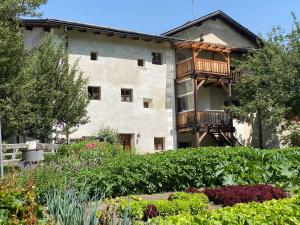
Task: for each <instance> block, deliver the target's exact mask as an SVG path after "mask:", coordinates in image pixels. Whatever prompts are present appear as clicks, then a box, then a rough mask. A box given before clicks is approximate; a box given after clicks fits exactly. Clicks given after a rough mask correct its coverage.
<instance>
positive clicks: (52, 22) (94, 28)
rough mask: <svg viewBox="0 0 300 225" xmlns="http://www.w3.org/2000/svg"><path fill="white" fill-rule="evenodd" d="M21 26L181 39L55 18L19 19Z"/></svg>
mask: <svg viewBox="0 0 300 225" xmlns="http://www.w3.org/2000/svg"><path fill="white" fill-rule="evenodd" d="M21 24H22V26H28V27H56V28H59V27H66V28H67V29H77V30H80V31H91V32H95V33H105V34H108V35H111V36H114V35H116V36H120V37H122V38H127V37H128V38H133V39H143V40H146V41H147V40H148V41H149V40H154V41H156V42H163V41H168V42H176V41H181V40H182V39H178V38H174V37H168V36H164V35H152V34H145V33H140V32H135V31H128V30H122V29H116V28H111V27H104V26H98V25H91V24H85V23H78V22H72V21H65V20H56V19H23V20H22V21H21Z"/></svg>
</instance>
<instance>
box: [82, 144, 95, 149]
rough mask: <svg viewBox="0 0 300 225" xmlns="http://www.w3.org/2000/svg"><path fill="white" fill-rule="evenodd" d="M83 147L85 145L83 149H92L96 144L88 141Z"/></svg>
mask: <svg viewBox="0 0 300 225" xmlns="http://www.w3.org/2000/svg"><path fill="white" fill-rule="evenodd" d="M84 147H85V149H94V148H96V147H97V145H96V144H95V143H89V144H86V145H85V146H84Z"/></svg>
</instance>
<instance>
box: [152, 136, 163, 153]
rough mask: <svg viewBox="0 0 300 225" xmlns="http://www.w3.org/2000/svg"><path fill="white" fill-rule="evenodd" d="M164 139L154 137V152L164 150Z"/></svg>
mask: <svg viewBox="0 0 300 225" xmlns="http://www.w3.org/2000/svg"><path fill="white" fill-rule="evenodd" d="M164 142H165V138H161V137H156V138H154V149H155V150H164V149H165V146H164V145H165V143H164Z"/></svg>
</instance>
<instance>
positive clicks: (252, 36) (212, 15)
mask: <svg viewBox="0 0 300 225" xmlns="http://www.w3.org/2000/svg"><path fill="white" fill-rule="evenodd" d="M213 18H220V19H222V20H223V21H224V22H225V23H227V24H228V25H229V26H231V27H232V28H233V29H235V30H236V31H238V32H239V33H241V34H242V35H244V36H245V37H246V38H248V39H249V40H250V41H252V42H253V43H255V44H256V45H257V44H258V40H260V38H259V37H258V36H257V35H256V34H254V33H253V32H251V31H250V30H248V29H247V28H246V27H244V26H242V25H241V24H240V23H238V22H237V21H235V20H234V19H232V18H231V17H230V16H228V15H227V14H226V13H224V12H223V11H221V10H218V11H215V12H212V13H210V14H208V15H206V16H203V17H200V18H198V19H196V20H193V21H190V22H187V23H185V24H183V25H181V26H179V27H176V28H174V29H172V30H170V31H167V32H165V33H162V34H161V35H163V36H172V35H174V34H176V33H178V32H181V31H183V30H186V29H188V28H190V27H192V26H194V25H197V24H199V23H202V22H205V21H207V20H209V19H213Z"/></svg>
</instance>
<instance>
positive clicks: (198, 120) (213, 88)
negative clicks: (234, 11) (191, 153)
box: [23, 11, 258, 152]
mask: <svg viewBox="0 0 300 225" xmlns="http://www.w3.org/2000/svg"><path fill="white" fill-rule="evenodd" d="M23 26H24V28H25V29H24V30H25V45H26V47H28V48H32V47H34V46H37V45H38V44H39V43H41V41H42V39H43V37H44V36H45V35H46V34H47V33H49V32H51V33H52V34H54V35H55V37H56V38H58V40H63V39H65V40H67V46H66V47H67V50H68V53H69V57H70V59H71V61H73V62H75V61H76V60H79V67H80V69H81V71H82V72H83V74H84V76H85V77H87V78H88V82H89V84H88V87H87V92H88V93H89V94H90V97H91V101H90V104H89V106H88V116H89V118H90V122H89V123H87V124H86V125H83V126H80V127H79V129H78V130H77V131H76V132H75V133H73V134H72V135H71V138H73V139H79V138H82V137H89V136H95V135H97V132H98V131H99V129H100V128H101V127H102V126H104V127H105V126H109V127H111V128H113V129H115V130H117V131H118V133H119V134H120V135H121V138H122V140H123V145H124V147H126V148H129V147H131V148H135V149H137V150H138V151H139V152H154V151H156V150H164V149H176V148H177V147H178V146H179V147H187V146H203V145H217V144H223V145H225V144H230V143H229V142H227V143H226V139H227V138H228V139H231V140H233V139H234V140H235V138H233V136H232V135H234V136H235V137H236V138H237V139H238V140H239V141H240V142H242V143H244V144H249V143H251V133H252V129H251V126H248V125H245V124H239V123H237V121H235V120H234V121H231V120H230V121H229V120H228V121H227V113H226V112H225V111H224V101H226V100H227V99H228V97H230V96H231V98H232V96H233V94H232V89H234V82H235V81H238V78H236V77H233V75H232V74H233V73H234V71H233V70H234V66H233V65H234V61H233V60H232V59H240V58H241V56H242V54H243V53H246V52H247V51H248V50H249V49H250V48H257V47H258V44H257V40H258V38H257V36H256V35H255V34H253V33H252V32H250V31H249V30H247V29H246V28H245V27H243V26H242V25H240V24H238V23H237V22H236V21H234V20H233V19H231V18H230V17H229V16H227V15H226V14H225V13H223V12H222V11H217V12H214V13H211V14H209V15H207V16H204V17H201V18H199V19H197V20H195V21H192V22H189V23H186V24H184V25H183V26H180V27H178V28H175V29H173V30H171V31H169V32H166V33H164V34H163V35H160V36H156V35H149V34H143V33H137V32H132V31H125V30H119V29H113V28H107V27H101V26H96V25H88V24H82V23H77V22H69V21H60V20H52V19H37V20H36V19H34V20H23ZM234 74H236V73H234ZM179 92H180V93H179ZM194 100H195V101H194ZM234 127H236V129H234ZM224 138H225V139H224Z"/></svg>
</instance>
